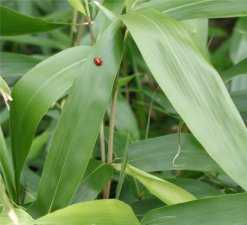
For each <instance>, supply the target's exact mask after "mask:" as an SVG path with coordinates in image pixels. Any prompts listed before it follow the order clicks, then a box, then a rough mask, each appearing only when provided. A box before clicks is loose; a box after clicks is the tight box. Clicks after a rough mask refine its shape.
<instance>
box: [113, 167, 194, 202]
mask: <svg viewBox="0 0 247 225" xmlns="http://www.w3.org/2000/svg"><path fill="white" fill-rule="evenodd" d="M113 167H114V168H115V169H116V170H118V171H120V170H121V165H120V164H113ZM125 173H126V174H128V175H130V176H132V177H134V178H136V179H137V180H138V181H139V182H141V183H142V184H143V185H144V186H145V187H146V188H147V189H148V190H149V191H150V192H151V193H152V194H153V195H155V196H156V197H157V198H159V199H160V200H161V201H163V202H164V203H166V204H167V205H173V204H178V203H182V202H188V201H193V200H195V199H196V197H194V196H193V195H192V194H191V193H189V192H187V191H185V190H184V189H182V188H180V187H179V186H177V185H175V184H173V183H171V182H168V181H166V180H162V179H161V178H159V177H156V176H153V175H151V174H148V173H146V172H144V171H142V170H140V169H137V168H135V167H133V166H131V165H127V166H126V169H125Z"/></svg>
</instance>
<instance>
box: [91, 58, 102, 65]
mask: <svg viewBox="0 0 247 225" xmlns="http://www.w3.org/2000/svg"><path fill="white" fill-rule="evenodd" d="M93 61H94V64H95V65H96V66H101V65H102V64H103V60H102V59H101V58H100V57H95V58H94V59H93Z"/></svg>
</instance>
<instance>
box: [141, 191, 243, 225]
mask: <svg viewBox="0 0 247 225" xmlns="http://www.w3.org/2000/svg"><path fill="white" fill-rule="evenodd" d="M246 201H247V194H246V193H242V194H234V195H223V196H220V197H214V198H208V199H202V200H197V201H193V202H188V203H185V204H179V205H175V206H169V207H163V208H159V209H154V210H152V211H150V212H149V213H147V215H146V216H145V217H144V219H143V221H142V224H143V225H157V224H159V225H188V224H189V225H198V224H200V225H226V224H229V225H230V224H231V225H245V224H246V221H247V214H246V211H247V204H246Z"/></svg>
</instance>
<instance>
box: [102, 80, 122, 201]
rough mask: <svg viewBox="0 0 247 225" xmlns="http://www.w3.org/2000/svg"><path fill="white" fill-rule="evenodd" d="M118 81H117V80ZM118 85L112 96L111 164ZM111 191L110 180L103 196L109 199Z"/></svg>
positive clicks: (108, 158)
mask: <svg viewBox="0 0 247 225" xmlns="http://www.w3.org/2000/svg"><path fill="white" fill-rule="evenodd" d="M116 83H117V82H116ZM118 92H119V89H118V86H117V85H116V87H115V89H114V93H113V98H112V105H111V115H110V123H109V139H108V154H107V163H108V164H111V163H112V160H113V144H114V129H115V124H116V109H117V97H118ZM110 191H111V181H110V182H108V184H107V185H106V188H105V190H104V192H103V198H105V199H108V198H109V197H110Z"/></svg>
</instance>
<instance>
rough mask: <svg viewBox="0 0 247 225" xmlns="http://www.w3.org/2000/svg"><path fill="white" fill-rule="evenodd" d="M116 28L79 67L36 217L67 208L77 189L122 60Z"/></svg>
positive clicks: (49, 159) (53, 145) (48, 161)
mask: <svg viewBox="0 0 247 225" xmlns="http://www.w3.org/2000/svg"><path fill="white" fill-rule="evenodd" d="M119 25H120V23H119V22H117V23H114V24H112V25H111V26H110V27H109V28H108V29H107V30H106V31H105V33H104V34H103V35H102V38H101V39H100V40H99V41H98V42H97V43H96V45H95V47H94V48H92V50H91V51H90V53H89V54H88V59H87V62H86V63H85V65H83V66H81V67H80V73H82V76H80V77H79V78H78V79H77V80H76V81H75V82H74V85H73V87H72V89H71V92H70V94H69V97H68V100H67V101H66V103H65V105H64V110H63V112H62V115H61V118H60V120H59V122H58V125H57V129H56V131H55V134H54V136H53V139H52V140H51V144H50V147H49V149H48V152H49V153H48V156H47V158H46V162H45V165H44V169H43V174H42V177H41V181H40V185H39V191H38V197H37V201H36V202H35V204H34V206H33V209H34V211H35V213H36V215H37V216H40V215H44V214H45V213H47V212H52V211H54V210H57V209H60V208H62V207H64V206H66V205H67V204H68V203H69V202H70V201H71V199H72V197H73V195H74V194H75V192H76V190H77V188H78V187H79V184H80V182H81V179H82V177H83V175H84V173H85V170H86V168H87V165H88V162H89V160H90V158H91V155H92V151H93V148H94V145H95V142H96V139H97V136H98V133H99V128H100V125H101V123H102V119H103V117H104V113H105V110H106V108H107V106H108V104H109V101H110V96H111V92H112V88H113V84H114V80H115V78H116V74H117V72H118V70H119V66H120V62H121V58H122V35H121V32H120V29H119V28H120V26H119ZM106 49H107V51H106ZM95 57H101V58H102V60H103V64H102V65H101V66H97V65H96V64H95V63H94V58H95ZM72 171H73V176H71V172H72ZM51 177H52V179H51ZM68 181H69V182H68Z"/></svg>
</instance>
